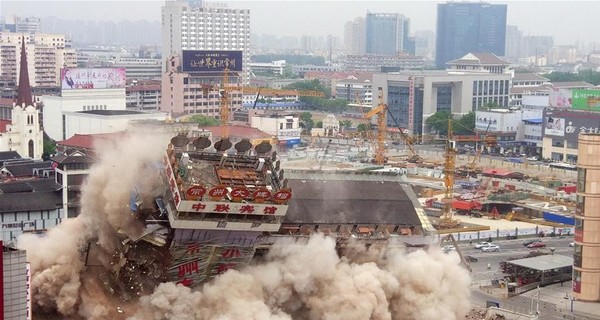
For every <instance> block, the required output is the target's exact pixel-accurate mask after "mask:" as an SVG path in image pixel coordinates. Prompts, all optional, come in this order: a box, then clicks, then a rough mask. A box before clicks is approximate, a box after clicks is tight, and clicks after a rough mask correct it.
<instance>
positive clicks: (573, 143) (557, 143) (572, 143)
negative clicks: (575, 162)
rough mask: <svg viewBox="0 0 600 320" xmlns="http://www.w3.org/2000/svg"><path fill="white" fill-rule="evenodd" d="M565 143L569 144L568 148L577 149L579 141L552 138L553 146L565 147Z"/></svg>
mask: <svg viewBox="0 0 600 320" xmlns="http://www.w3.org/2000/svg"><path fill="white" fill-rule="evenodd" d="M565 145H566V146H567V149H577V141H570V140H566V139H556V138H552V146H553V147H556V148H564V147H565Z"/></svg>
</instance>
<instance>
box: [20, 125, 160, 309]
mask: <svg viewBox="0 0 600 320" xmlns="http://www.w3.org/2000/svg"><path fill="white" fill-rule="evenodd" d="M163 140H164V141H163ZM166 143H167V139H166V137H158V136H148V135H145V136H138V135H134V134H128V135H123V136H120V137H118V139H111V140H108V139H107V140H102V141H101V142H98V143H97V145H96V146H95V147H96V148H95V152H96V158H97V163H95V164H94V166H93V167H92V168H91V169H90V174H89V176H88V178H87V179H86V182H85V184H84V186H83V187H82V193H81V213H80V215H79V216H78V217H77V218H73V219H65V220H63V222H62V223H61V224H60V225H58V226H57V227H55V228H53V229H51V230H49V231H48V233H47V234H46V235H45V236H44V237H38V236H36V235H28V234H25V235H23V236H21V237H19V239H18V241H17V244H18V246H19V248H21V249H24V250H27V257H28V260H29V262H30V263H31V275H32V276H31V287H32V298H33V299H32V300H33V303H34V308H36V309H38V310H40V309H41V311H55V310H56V311H58V312H59V313H60V314H61V315H63V316H66V317H74V316H76V315H80V316H83V317H84V318H86V319H105V318H106V316H107V312H106V309H107V305H106V303H107V302H108V300H110V299H108V298H106V299H104V298H103V295H104V294H103V292H102V291H103V288H101V287H100V286H98V285H97V282H98V281H95V280H97V279H96V277H97V275H98V272H97V271H98V270H92V269H89V268H87V267H85V262H84V253H85V252H86V248H87V244H88V243H90V242H94V243H96V244H97V246H98V247H99V248H100V250H98V256H96V257H94V258H95V259H96V260H97V262H98V268H100V269H101V270H102V271H104V270H110V268H111V267H112V266H111V265H110V263H109V261H110V259H109V257H110V255H111V254H113V252H114V251H115V249H117V248H118V247H119V246H120V242H119V239H118V237H117V236H116V232H117V230H120V231H121V232H122V233H125V234H127V235H135V234H137V233H139V232H141V230H142V229H143V228H144V226H143V224H141V223H140V222H138V221H136V220H135V217H134V215H133V214H132V212H131V210H130V209H129V206H128V204H129V197H130V192H131V190H133V189H134V187H137V188H138V189H140V191H141V192H148V191H149V190H151V189H152V187H153V184H154V183H155V182H156V181H155V180H153V179H155V178H156V175H150V174H147V172H145V170H148V169H146V168H147V166H145V164H148V163H150V162H152V161H159V160H160V157H161V154H162V152H163V151H164V146H165V145H166ZM63 214H64V215H66V213H63ZM107 299H108V300H107ZM103 304H104V305H103Z"/></svg>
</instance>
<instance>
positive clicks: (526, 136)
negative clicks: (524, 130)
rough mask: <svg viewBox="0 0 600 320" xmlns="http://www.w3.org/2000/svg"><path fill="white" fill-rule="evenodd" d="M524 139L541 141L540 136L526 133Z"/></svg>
mask: <svg viewBox="0 0 600 320" xmlns="http://www.w3.org/2000/svg"><path fill="white" fill-rule="evenodd" d="M525 140H537V141H542V137H541V136H530V135H528V134H526V135H525Z"/></svg>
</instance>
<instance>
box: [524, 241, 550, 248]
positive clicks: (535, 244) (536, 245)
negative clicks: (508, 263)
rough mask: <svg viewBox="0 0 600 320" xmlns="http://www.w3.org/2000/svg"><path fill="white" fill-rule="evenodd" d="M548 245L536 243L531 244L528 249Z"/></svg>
mask: <svg viewBox="0 0 600 320" xmlns="http://www.w3.org/2000/svg"><path fill="white" fill-rule="evenodd" d="M545 246H546V244H545V243H543V242H540V241H536V242H534V243H530V244H529V245H528V246H527V248H543V247H545Z"/></svg>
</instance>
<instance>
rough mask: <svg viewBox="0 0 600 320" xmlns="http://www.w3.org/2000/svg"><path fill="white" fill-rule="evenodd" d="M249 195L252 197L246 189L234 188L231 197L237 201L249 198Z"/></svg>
mask: <svg viewBox="0 0 600 320" xmlns="http://www.w3.org/2000/svg"><path fill="white" fill-rule="evenodd" d="M249 195H250V191H248V189H246V188H244V187H238V188H233V189H232V190H231V197H232V198H233V199H236V200H237V199H239V200H241V199H245V198H248V196H249Z"/></svg>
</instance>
